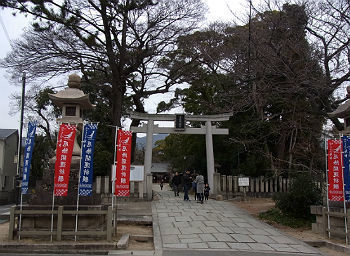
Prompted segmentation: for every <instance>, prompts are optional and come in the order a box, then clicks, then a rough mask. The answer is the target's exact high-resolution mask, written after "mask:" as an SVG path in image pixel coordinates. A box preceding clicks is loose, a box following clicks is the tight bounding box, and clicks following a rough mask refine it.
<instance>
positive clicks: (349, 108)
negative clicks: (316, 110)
mask: <svg viewBox="0 0 350 256" xmlns="http://www.w3.org/2000/svg"><path fill="white" fill-rule="evenodd" d="M346 91H347V95H346V98H347V99H348V100H346V101H345V103H343V104H341V105H339V107H338V108H337V109H336V110H335V111H333V112H331V113H328V116H329V117H334V118H343V119H344V129H343V130H342V131H341V132H342V133H344V134H350V100H349V98H350V86H348V87H347V88H346Z"/></svg>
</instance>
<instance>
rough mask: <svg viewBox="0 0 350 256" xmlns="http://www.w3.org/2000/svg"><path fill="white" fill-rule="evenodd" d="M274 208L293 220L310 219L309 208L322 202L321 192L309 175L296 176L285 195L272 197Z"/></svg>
mask: <svg viewBox="0 0 350 256" xmlns="http://www.w3.org/2000/svg"><path fill="white" fill-rule="evenodd" d="M273 200H274V201H275V203H276V207H277V208H278V209H280V210H281V212H282V213H283V214H285V215H288V216H292V217H295V218H305V219H308V218H310V217H311V213H310V206H311V205H314V204H320V203H321V202H322V191H321V189H319V188H317V187H316V185H315V183H314V182H313V180H312V178H311V176H310V175H307V174H302V175H298V176H297V177H296V178H295V179H294V180H293V182H292V184H291V186H290V189H289V191H288V192H286V193H278V194H277V195H275V196H274V197H273Z"/></svg>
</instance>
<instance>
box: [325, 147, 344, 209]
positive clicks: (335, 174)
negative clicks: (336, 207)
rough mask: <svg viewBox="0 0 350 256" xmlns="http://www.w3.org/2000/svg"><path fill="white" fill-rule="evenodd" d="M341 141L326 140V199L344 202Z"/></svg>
mask: <svg viewBox="0 0 350 256" xmlns="http://www.w3.org/2000/svg"><path fill="white" fill-rule="evenodd" d="M342 151H343V148H342V142H341V140H328V159H327V160H328V199H329V200H330V201H338V202H343V201H344V188H343V186H344V185H343V184H344V183H343V166H342Z"/></svg>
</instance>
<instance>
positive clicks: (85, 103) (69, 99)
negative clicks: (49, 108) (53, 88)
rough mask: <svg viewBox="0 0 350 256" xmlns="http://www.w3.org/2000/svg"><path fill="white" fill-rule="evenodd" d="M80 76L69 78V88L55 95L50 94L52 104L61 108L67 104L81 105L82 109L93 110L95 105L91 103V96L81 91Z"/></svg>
mask: <svg viewBox="0 0 350 256" xmlns="http://www.w3.org/2000/svg"><path fill="white" fill-rule="evenodd" d="M80 88H81V78H80V76H78V75H76V74H73V75H70V76H69V79H68V88H66V89H64V90H62V91H59V92H57V93H55V94H51V93H50V94H49V97H50V99H51V100H52V102H53V103H54V104H55V105H57V106H59V107H61V108H62V107H63V105H67V104H75V105H80V107H81V109H91V108H93V107H94V105H93V104H92V103H91V102H90V99H89V95H88V94H85V93H84V92H83V91H82V90H81V89H80Z"/></svg>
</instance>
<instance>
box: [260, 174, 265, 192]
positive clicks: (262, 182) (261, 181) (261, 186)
mask: <svg viewBox="0 0 350 256" xmlns="http://www.w3.org/2000/svg"><path fill="white" fill-rule="evenodd" d="M260 192H263V193H264V192H265V186H264V176H260Z"/></svg>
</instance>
